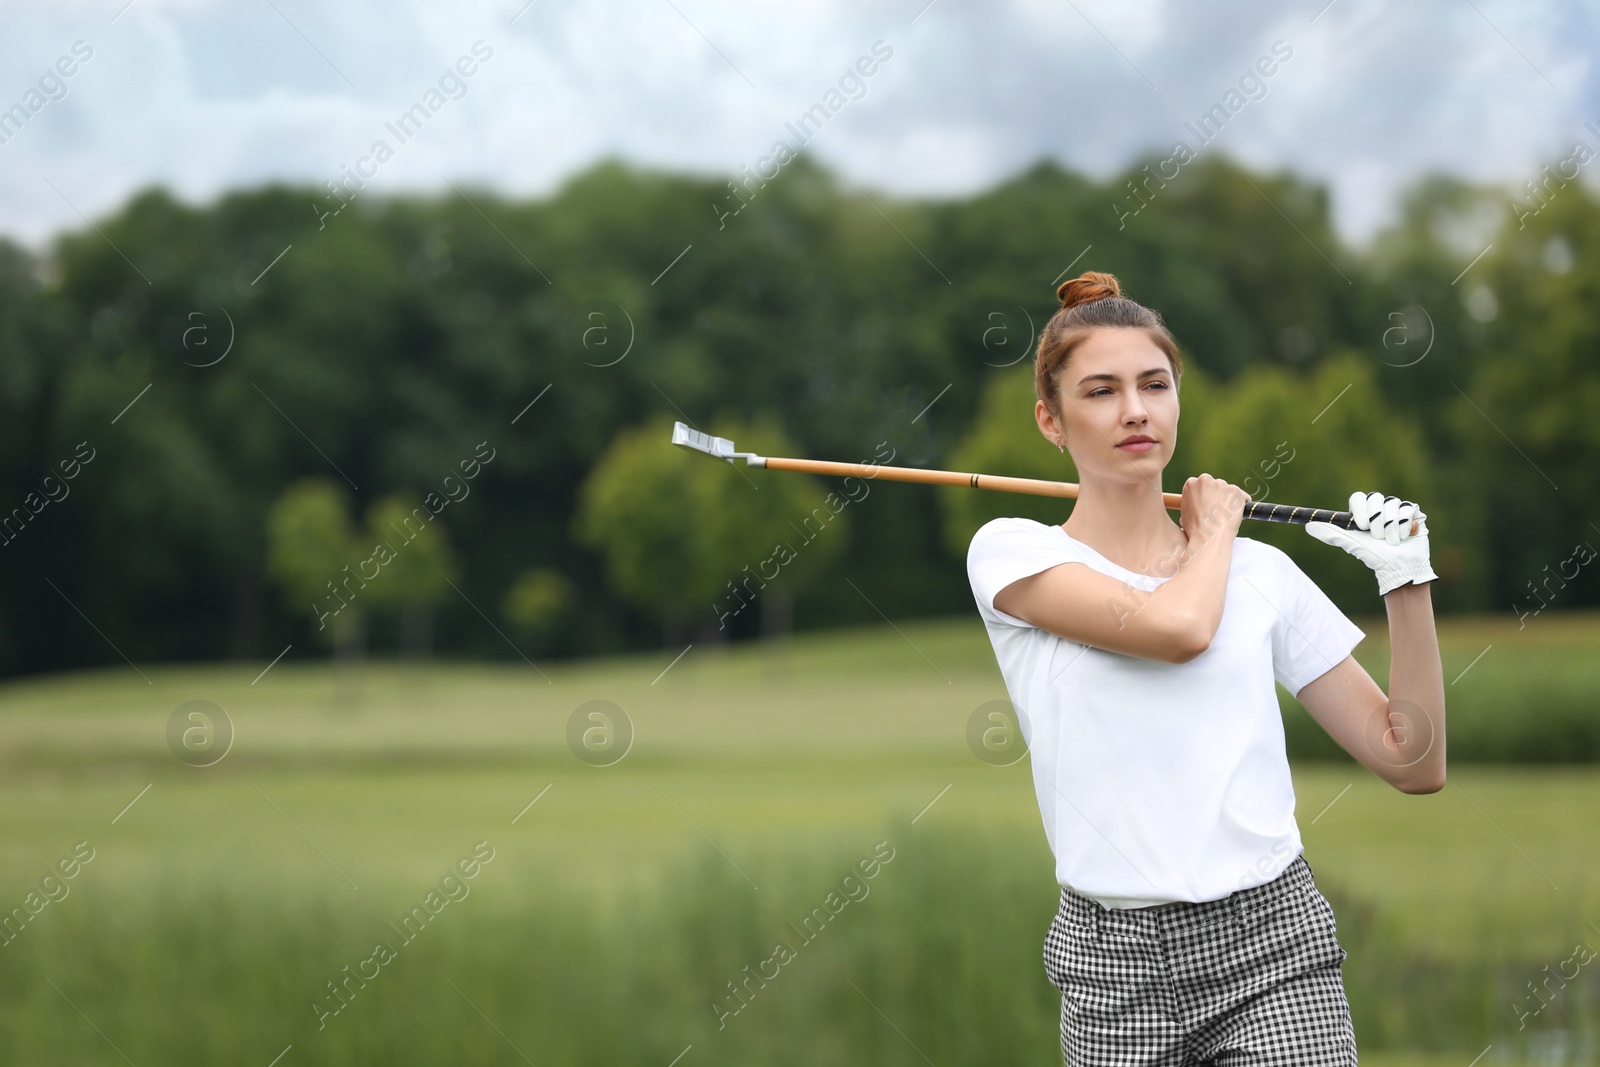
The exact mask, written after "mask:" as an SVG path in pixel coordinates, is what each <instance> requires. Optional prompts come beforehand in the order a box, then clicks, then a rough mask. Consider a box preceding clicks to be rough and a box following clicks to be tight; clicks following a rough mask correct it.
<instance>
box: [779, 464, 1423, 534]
mask: <svg viewBox="0 0 1600 1067" xmlns="http://www.w3.org/2000/svg"><path fill="white" fill-rule="evenodd" d="M750 465H751V466H752V467H767V468H768V469H770V470H780V471H802V472H805V473H808V474H835V475H839V476H841V477H847V478H848V477H855V478H884V479H887V480H888V481H891V482H922V483H924V484H929V485H962V486H966V487H968V488H970V489H994V490H998V491H1000V492H1003V493H1026V494H1029V495H1031V496H1057V497H1070V498H1072V499H1077V496H1078V486H1077V484H1076V483H1074V482H1052V481H1048V480H1046V479H1043V478H1010V477H1006V476H1004V475H998V474H968V473H966V472H964V471H939V470H928V469H926V468H923V467H891V466H888V465H886V464H882V463H878V464H868V463H835V462H832V461H830V460H824V459H791V458H788V457H784V456H764V457H761V458H760V459H758V460H751V461H750ZM1161 502H1162V503H1163V504H1165V505H1166V506H1167V508H1168V510H1170V511H1179V510H1181V508H1182V506H1183V494H1181V493H1162V494H1161ZM1244 517H1245V518H1247V519H1257V520H1259V521H1262V522H1287V523H1294V524H1296V525H1301V526H1303V525H1305V524H1306V523H1308V522H1327V523H1332V524H1333V525H1335V526H1338V527H1340V528H1341V529H1345V530H1355V529H1358V528H1359V527H1358V526H1357V525H1356V520H1355V516H1353V515H1351V514H1350V513H1349V512H1348V511H1329V510H1328V509H1327V508H1304V507H1293V506H1290V505H1288V504H1270V503H1267V502H1266V501H1264V500H1252V501H1250V502H1249V503H1247V504H1245V507H1244ZM1411 532H1412V533H1413V534H1414V533H1416V532H1417V523H1416V521H1415V520H1413V521H1412V524H1411Z"/></svg>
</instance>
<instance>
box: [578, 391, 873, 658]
mask: <svg viewBox="0 0 1600 1067" xmlns="http://www.w3.org/2000/svg"><path fill="white" fill-rule="evenodd" d="M673 421H674V420H673V419H672V417H671V416H670V415H664V416H658V417H657V418H655V419H652V420H651V421H650V422H648V423H645V424H644V425H642V426H639V427H636V428H634V429H632V430H628V431H624V432H623V433H622V434H619V435H618V437H617V440H616V442H615V443H614V444H613V445H612V447H611V448H610V449H608V450H607V451H606V453H605V454H604V455H603V456H602V457H601V459H600V461H599V463H597V464H596V465H595V468H594V470H593V472H592V473H591V474H590V476H589V479H588V480H587V481H586V482H585V483H584V486H583V488H582V490H581V493H580V500H579V507H578V511H577V513H576V515H575V517H574V524H573V527H574V534H575V536H577V537H578V538H579V539H580V540H581V541H582V542H583V543H585V544H588V545H590V546H592V547H594V548H596V549H598V550H599V552H600V553H601V555H602V557H603V558H604V561H605V568H606V577H607V580H608V582H609V583H610V584H611V586H612V588H613V589H615V590H616V591H617V592H618V593H620V594H621V595H623V596H624V597H625V598H627V599H628V600H630V601H631V602H633V603H634V604H635V605H637V606H638V607H641V608H643V609H645V610H646V611H648V612H650V613H651V614H653V615H655V616H656V617H657V618H658V619H660V620H661V622H662V623H663V625H664V627H665V630H666V635H667V640H668V641H669V642H670V643H674V644H675V643H676V642H677V641H678V639H679V638H680V637H682V636H684V635H685V634H686V633H688V632H690V631H693V632H695V633H697V634H698V635H699V636H700V637H701V639H703V640H712V641H716V640H721V639H724V638H725V637H726V634H727V630H728V626H729V621H730V619H731V618H733V617H736V616H738V615H739V614H740V613H741V612H742V611H743V609H744V607H746V606H747V605H748V604H749V602H750V600H752V599H755V598H756V597H759V596H761V595H762V593H763V591H764V590H765V589H766V587H767V586H768V584H776V585H777V590H776V592H777V594H778V595H779V596H780V597H791V596H792V595H793V589H794V586H795V585H796V584H797V583H801V582H805V581H807V580H813V579H814V578H815V577H816V576H817V575H818V574H819V573H820V572H821V571H822V570H824V569H825V568H826V567H827V566H828V565H829V564H830V563H831V562H832V561H833V560H834V559H835V558H837V555H838V553H839V552H840V551H842V550H843V548H844V544H845V540H846V532H847V531H846V529H845V528H841V527H843V526H844V525H845V524H844V522H843V521H842V520H844V515H843V512H844V509H845V507H846V506H848V503H849V499H848V498H846V497H843V496H840V495H839V494H837V493H827V494H825V493H824V492H823V491H822V490H821V489H820V488H819V486H818V483H817V482H816V480H815V479H812V478H809V477H807V476H805V475H800V474H795V473H793V472H775V471H767V470H764V469H762V468H749V467H746V466H745V465H744V462H743V461H742V460H741V461H739V462H738V463H737V465H735V464H730V463H726V462H721V461H718V460H715V459H712V458H710V457H707V456H704V455H696V454H694V453H692V452H690V451H688V450H685V449H682V448H678V447H676V446H674V445H673V444H672V443H671V437H672V423H673ZM709 432H711V433H712V434H714V435H716V436H721V437H729V438H732V439H733V440H734V442H735V444H736V445H737V446H738V448H739V449H740V450H741V451H752V452H757V453H760V454H762V455H789V454H793V453H794V451H795V450H794V448H793V446H792V445H791V444H790V442H789V441H788V440H787V439H786V438H785V437H784V436H783V434H782V432H781V431H780V430H778V429H777V428H776V426H774V425H773V424H772V423H770V422H769V421H765V420H763V421H757V422H750V423H745V422H735V421H732V420H719V421H717V422H715V423H714V424H713V426H712V427H711V429H710V431H709ZM782 603H783V601H781V600H779V601H778V604H779V608H778V610H777V611H771V610H768V611H766V612H764V613H763V614H764V622H765V625H764V627H763V628H764V629H766V630H767V631H768V632H771V631H772V630H774V629H778V628H781V625H782V621H783V620H782V614H781V613H782V610H783V608H782ZM707 606H709V609H710V610H709V612H707V611H706V608H707Z"/></svg>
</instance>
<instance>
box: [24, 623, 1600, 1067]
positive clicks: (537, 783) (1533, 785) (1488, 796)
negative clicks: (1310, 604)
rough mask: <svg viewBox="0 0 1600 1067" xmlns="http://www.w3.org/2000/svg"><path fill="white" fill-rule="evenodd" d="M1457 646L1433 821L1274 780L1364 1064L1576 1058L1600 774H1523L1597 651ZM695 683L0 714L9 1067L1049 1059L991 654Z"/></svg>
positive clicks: (650, 662) (577, 673) (618, 669)
mask: <svg viewBox="0 0 1600 1067" xmlns="http://www.w3.org/2000/svg"><path fill="white" fill-rule="evenodd" d="M1356 621H1357V622H1358V623H1360V624H1361V625H1362V627H1363V628H1364V629H1365V630H1366V631H1367V632H1368V635H1369V636H1368V639H1367V640H1365V641H1363V642H1362V644H1361V646H1360V647H1358V649H1357V653H1356V654H1357V658H1358V659H1360V660H1361V662H1362V663H1363V664H1364V665H1365V666H1366V667H1367V669H1368V670H1369V671H1370V672H1372V673H1373V675H1374V677H1376V678H1377V679H1378V680H1379V681H1380V683H1381V682H1383V681H1384V679H1385V678H1386V676H1387V663H1386V658H1385V657H1386V647H1385V643H1384V636H1385V632H1384V628H1383V620H1382V619H1381V618H1379V617H1371V618H1366V617H1361V618H1357V620H1356ZM1440 635H1441V642H1442V647H1443V658H1444V676H1445V680H1446V682H1447V685H1448V686H1449V699H1450V715H1451V720H1450V730H1451V734H1450V744H1451V746H1452V747H1451V753H1452V756H1453V757H1454V756H1455V753H1456V748H1455V745H1456V743H1457V737H1458V734H1457V731H1458V730H1459V731H1460V733H1459V737H1460V744H1461V748H1462V750H1463V751H1464V752H1466V753H1467V758H1466V759H1465V760H1462V759H1455V760H1454V762H1453V763H1452V766H1451V769H1450V774H1449V781H1448V784H1447V785H1446V787H1445V788H1444V790H1442V791H1441V792H1439V793H1437V794H1431V795H1421V796H1408V795H1405V794H1402V793H1399V792H1397V791H1396V790H1394V789H1392V788H1391V787H1389V786H1387V785H1385V784H1384V783H1383V782H1382V781H1380V780H1379V779H1378V778H1377V777H1375V776H1374V775H1372V774H1371V773H1369V772H1367V771H1366V770H1365V769H1363V768H1361V767H1360V766H1358V765H1357V764H1355V763H1354V762H1353V761H1350V760H1348V759H1345V758H1342V757H1338V758H1315V759H1310V758H1302V759H1297V760H1296V761H1295V765H1294V767H1295V774H1294V778H1295V786H1296V794H1297V800H1298V809H1297V818H1298V821H1299V824H1300V827H1301V832H1302V835H1303V837H1304V839H1305V843H1306V856H1307V859H1308V860H1309V862H1310V863H1311V865H1312V867H1313V870H1314V872H1315V875H1316V878H1317V881H1318V884H1319V887H1320V888H1321V889H1322V890H1323V892H1324V893H1325V894H1326V895H1327V896H1328V897H1329V899H1330V900H1331V901H1332V902H1333V904H1334V907H1335V910H1336V914H1337V916H1338V920H1339V929H1340V937H1341V941H1342V942H1343V943H1344V945H1345V948H1346V949H1347V951H1348V952H1349V953H1350V958H1349V960H1348V961H1347V962H1346V964H1345V978H1346V984H1347V987H1348V989H1349V994H1350V1000H1351V1005H1352V1010H1353V1012H1354V1015H1355V1021H1356V1030H1357V1036H1358V1039H1359V1041H1360V1043H1361V1049H1362V1056H1363V1062H1364V1063H1371V1064H1378V1065H1380V1067H1381V1065H1389V1067H1399V1065H1415V1067H1421V1065H1429V1067H1434V1065H1444V1064H1454V1065H1460V1067H1466V1065H1467V1064H1469V1063H1471V1062H1474V1057H1477V1056H1480V1055H1481V1056H1482V1059H1481V1060H1480V1061H1478V1062H1481V1063H1484V1064H1487V1063H1580V1062H1592V1057H1593V1056H1594V1054H1595V1042H1596V1032H1597V1027H1596V1019H1597V1017H1600V980H1597V979H1596V978H1595V976H1594V972H1595V971H1596V970H1597V969H1600V968H1597V967H1595V966H1590V965H1588V960H1587V958H1586V957H1585V955H1584V954H1583V953H1580V952H1577V951H1575V950H1576V949H1577V948H1578V947H1579V946H1584V945H1587V946H1600V926H1597V925H1596V924H1597V923H1600V822H1597V819H1596V813H1597V812H1600V769H1597V766H1596V765H1595V764H1593V763H1586V764H1585V763H1560V762H1553V761H1549V760H1540V761H1538V762H1529V761H1527V760H1529V759H1537V755H1538V753H1540V752H1543V751H1545V748H1543V747H1541V744H1542V742H1539V741H1538V737H1539V730H1540V728H1541V724H1542V723H1544V722H1545V721H1546V720H1548V721H1549V722H1551V723H1554V724H1555V725H1554V726H1553V727H1552V729H1555V730H1557V731H1558V732H1559V733H1560V736H1561V737H1565V738H1567V739H1569V741H1570V740H1571V739H1573V738H1578V739H1580V740H1581V738H1583V737H1592V736H1593V734H1594V729H1595V726H1594V723H1595V719H1596V718H1600V713H1596V712H1595V711H1593V710H1592V709H1593V708H1594V707H1595V700H1594V696H1595V695H1596V694H1600V667H1597V666H1596V664H1595V662H1594V660H1593V657H1592V650H1593V649H1594V648H1595V647H1597V645H1596V642H1597V640H1600V617H1596V616H1594V615H1592V614H1586V613H1573V614H1568V615H1551V616H1547V617H1545V618H1543V619H1540V620H1538V625H1536V626H1528V627H1525V628H1523V629H1521V630H1519V629H1518V627H1517V625H1516V621H1515V619H1511V618H1487V617H1459V618H1449V619H1445V620H1443V621H1442V622H1441V624H1440ZM1486 646H1487V650H1486ZM679 651H680V650H674V649H667V650H663V651H661V652H659V653H657V654H649V655H638V656H632V657H626V658H612V659H603V660H586V661H578V662H573V663H568V664H564V665H552V664H543V663H541V664H539V665H537V666H533V667H530V666H529V665H527V664H520V663H519V664H518V665H517V666H515V667H511V666H502V665H492V666H491V665H479V664H472V663H461V662H448V661H437V662H433V663H431V664H423V663H416V662H395V661H386V660H379V661H369V662H367V663H365V664H363V665H359V666H354V667H351V666H347V665H341V666H337V667H336V666H334V665H333V664H331V663H316V662H314V661H312V662H306V661H301V662H295V661H292V660H290V661H286V662H282V663H278V664H276V665H273V666H270V667H269V666H268V664H267V663H265V662H260V663H243V662H235V663H216V664H208V665H205V666H171V667H168V666H162V665H151V664H140V665H139V666H138V667H131V666H129V665H124V666H120V667H106V668H103V669H98V670H94V671H84V672H77V673H71V674H63V675H50V676H40V677H34V678H29V679H25V680H20V681H14V682H11V683H8V684H7V685H5V686H4V687H3V688H0V764H3V766H4V770H5V779H4V786H3V789H4V792H5V803H3V804H0V813H3V818H4V819H5V820H6V826H5V833H4V834H0V848H4V850H5V863H4V872H5V873H4V875H3V877H0V893H3V894H4V899H5V902H6V903H5V907H6V908H7V909H8V910H10V909H16V910H14V911H11V916H12V918H11V919H10V920H8V921H7V924H6V927H5V943H4V945H3V946H0V959H3V961H4V967H3V968H0V982H3V983H4V996H5V999H6V1001H7V1003H8V1004H9V1005H10V1008H11V1010H9V1011H7V1012H6V1013H4V1015H3V1016H0V1059H3V1061H4V1062H6V1063H15V1064H35V1063H74V1064H108V1065H109V1064H117V1063H122V1062H131V1063H134V1064H139V1065H143V1064H147V1063H167V1064H212V1063H219V1062H230V1063H244V1064H257V1065H260V1067H267V1065H269V1064H271V1063H274V1062H276V1063H279V1064H281V1065H282V1067H292V1065H298V1064H344V1063H386V1064H413V1063H416V1064H421V1063H462V1064H468V1063H471V1064H516V1063H533V1064H538V1065H539V1067H544V1065H546V1064H612V1063H624V1062H626V1063H642V1064H659V1065H660V1067H668V1065H669V1064H671V1063H674V1062H676V1063H679V1064H681V1065H683V1067H693V1065H697V1064H711V1063H725V1064H745V1063H762V1064H814V1063H874V1064H921V1063H933V1064H937V1065H939V1067H945V1065H948V1064H962V1063H973V1064H976V1063H1008V1064H1009V1063H1015V1064H1040V1065H1047V1064H1050V1063H1052V1062H1059V1058H1058V1057H1059V1054H1058V1053H1057V1052H1056V1039H1057V1038H1056V1035H1057V1028H1058V1017H1057V1016H1058V1012H1059V1005H1060V1001H1059V995H1058V994H1057V993H1056V991H1055V990H1054V989H1053V988H1052V987H1051V986H1050V985H1049V983H1048V981H1047V979H1046V977H1045V974H1044V970H1043V967H1042V964H1041V961H1040V945H1041V941H1042V939H1043V936H1044V932H1045V929H1046V927H1047V926H1048V924H1049V921H1050V917H1051V915H1052V914H1053V912H1054V909H1055V906H1056V889H1055V886H1054V882H1053V878H1052V865H1051V858H1050V853H1049V850H1048V848H1047V846H1046V842H1045V839H1044V835H1043V831H1042V829H1041V827H1040V824H1039V814H1038V807H1037V803H1036V801H1035V798H1034V795H1033V784H1032V780H1031V777H1030V772H1029V765H1028V761H1027V759H1026V758H1021V759H1018V760H1016V761H1015V762H1009V763H1008V765H1003V766H1002V765H996V764H999V763H1002V762H1005V761H1001V760H996V759H983V758H979V754H978V753H977V752H975V751H974V749H973V748H971V747H969V742H968V736H969V724H970V720H972V718H973V716H974V713H975V711H977V710H978V709H980V708H981V707H982V706H984V705H985V704H987V703H988V702H990V701H995V700H997V699H1003V698H1004V697H1005V690H1004V687H1003V684H1002V682H1001V679H1000V676H999V673H998V670H997V669H996V667H995V663H994V659H993V654H992V651H991V649H990V648H989V645H988V643H987V640H986V638H985V635H984V633H983V628H982V625H981V624H980V623H979V622H978V621H977V619H976V617H975V616H974V617H970V618H953V619H946V620H936V621H919V622H916V623H908V624H903V625H895V624H892V623H891V624H888V625H881V626H874V627H868V628H862V629H856V630H844V631H835V632H830V633H827V634H820V635H799V636H794V637H790V638H788V639H785V640H782V641H776V642H752V643H745V644H741V645H737V646H734V647H732V648H728V647H703V646H700V645H694V646H691V647H690V648H689V649H688V650H687V651H686V652H683V654H682V655H679ZM674 657H676V658H674ZM1452 680H1453V681H1452ZM1280 693H1281V691H1280ZM1281 695H1282V699H1283V702H1284V709H1285V721H1286V724H1287V726H1288V735H1289V738H1290V746H1291V751H1292V752H1311V753H1316V752H1317V751H1319V750H1318V749H1317V734H1318V728H1317V727H1316V725H1315V724H1314V723H1312V722H1311V721H1310V719H1309V717H1308V716H1307V715H1306V713H1305V711H1304V710H1303V709H1301V708H1300V707H1299V705H1298V704H1296V703H1295V702H1293V701H1292V700H1290V699H1289V698H1288V697H1287V695H1286V694H1281ZM189 701H208V702H210V703H211V704H213V705H215V707H216V708H217V709H220V712H221V714H220V715H217V714H213V715H212V716H211V719H210V720H207V722H206V725H205V729H206V730H207V731H216V732H217V734H216V736H215V737H211V736H207V737H202V738H198V742H204V743H205V744H210V745H212V746H213V747H212V750H211V754H210V755H208V756H206V758H205V759H203V760H202V759H196V758H194V757H193V753H192V752H190V753H189V758H188V759H180V758H179V756H180V754H182V753H184V752H185V751H186V750H185V745H188V747H189V748H190V749H193V748H194V744H193V743H191V742H197V739H195V738H190V739H189V740H188V741H183V740H179V741H173V740H171V738H173V737H180V738H181V737H182V734H181V731H180V732H179V733H176V734H175V733H173V732H172V731H171V730H170V729H169V724H170V720H172V719H173V718H174V713H175V709H179V708H180V707H183V706H184V705H186V703H187V702H189ZM594 701H605V702H609V704H594V703H590V702H594ZM191 707H193V706H191ZM597 709H598V713H599V714H600V715H601V717H600V718H595V717H593V716H592V715H591V713H592V712H597ZM1585 713H1587V714H1588V716H1590V718H1587V719H1585V717H1584V716H1585ZM224 719H225V720H226V722H224V721H223V720H224ZM575 719H576V724H575V723H574V720H575ZM212 720H214V721H212ZM184 722H185V723H186V724H187V723H189V722H201V720H188V719H185V720H184ZM591 730H599V731H601V732H600V733H599V734H594V733H586V731H591ZM1586 730H1587V731H1588V732H1587V733H1585V732H1584V731H1586ZM1529 738H1531V739H1532V740H1528V739H1529ZM224 741H226V743H225V744H224V743H223V742H224ZM1574 743H1576V742H1574ZM1492 744H1502V745H1505V746H1508V747H1509V749H1517V748H1518V746H1519V745H1520V746H1521V749H1520V750H1521V751H1523V752H1525V753H1531V754H1532V755H1531V756H1527V755H1525V757H1524V762H1518V763H1507V762H1499V763H1496V762H1491V761H1484V760H1481V759H1478V758H1477V756H1476V754H1477V753H1479V752H1481V751H1483V750H1486V749H1488V748H1489V747H1490V746H1491V745H1492ZM1580 747H1581V745H1580ZM197 763H203V764H207V765H194V764H197ZM75 850H76V851H75ZM86 856H87V857H89V858H87V859H85V857H86ZM69 870H70V871H71V872H72V873H71V874H70V876H69V875H68V874H67V872H68V871H69ZM380 943H381V945H382V946H383V947H382V948H381V949H380V948H379V947H378V946H379V945H380ZM1593 956H1594V952H1593V951H1592V949H1591V950H1589V951H1588V957H1593ZM1575 967H1576V968H1578V973H1577V974H1576V976H1574V974H1573V969H1574V968H1575ZM1535 989H1537V990H1538V991H1539V996H1537V997H1536V996H1535V995H1534V992H1533V991H1534V990H1535ZM1519 1012H1520V1014H1519ZM274 1057H281V1059H279V1060H276V1061H275V1060H274ZM675 1057H681V1058H678V1059H675Z"/></svg>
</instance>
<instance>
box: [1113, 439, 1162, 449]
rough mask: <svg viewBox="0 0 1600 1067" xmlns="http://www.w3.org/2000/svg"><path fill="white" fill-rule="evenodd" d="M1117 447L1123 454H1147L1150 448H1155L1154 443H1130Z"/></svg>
mask: <svg viewBox="0 0 1600 1067" xmlns="http://www.w3.org/2000/svg"><path fill="white" fill-rule="evenodd" d="M1117 447H1118V448H1120V449H1122V451H1124V452H1148V451H1150V450H1151V449H1152V448H1154V447H1156V443H1155V442H1154V441H1132V442H1130V443H1128V444H1125V445H1118V446H1117Z"/></svg>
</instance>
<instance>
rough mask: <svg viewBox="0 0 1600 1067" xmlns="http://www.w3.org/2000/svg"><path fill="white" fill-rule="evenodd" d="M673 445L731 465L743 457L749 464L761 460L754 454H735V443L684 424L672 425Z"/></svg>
mask: <svg viewBox="0 0 1600 1067" xmlns="http://www.w3.org/2000/svg"><path fill="white" fill-rule="evenodd" d="M672 443H673V444H675V445H681V446H682V447H684V448H689V449H693V450H694V451H696V452H704V453H705V454H706V455H708V456H716V457H717V458H718V459H725V460H727V461H728V462H729V463H732V462H733V461H734V458H735V457H737V456H743V457H744V460H745V462H746V463H747V464H749V463H750V461H751V460H753V459H759V458H760V457H759V456H757V455H756V454H755V453H754V452H735V451H734V449H733V442H732V441H730V440H728V439H727V438H726V437H713V436H711V435H710V434H708V433H702V432H701V431H699V430H696V429H692V428H691V427H689V426H688V425H687V424H685V423H682V422H674V423H673V424H672Z"/></svg>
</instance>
